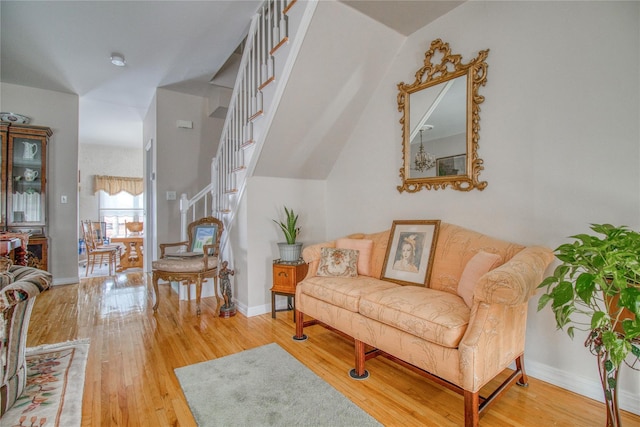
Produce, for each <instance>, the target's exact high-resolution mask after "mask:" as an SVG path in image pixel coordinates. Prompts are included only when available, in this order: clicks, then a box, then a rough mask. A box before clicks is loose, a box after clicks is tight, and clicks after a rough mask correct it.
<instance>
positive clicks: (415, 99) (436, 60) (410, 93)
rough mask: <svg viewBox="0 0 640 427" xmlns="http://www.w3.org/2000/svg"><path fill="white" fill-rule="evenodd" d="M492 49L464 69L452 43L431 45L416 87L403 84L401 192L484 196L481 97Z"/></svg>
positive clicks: (400, 106)
mask: <svg viewBox="0 0 640 427" xmlns="http://www.w3.org/2000/svg"><path fill="white" fill-rule="evenodd" d="M488 54H489V49H487V50H483V51H480V52H479V53H478V56H477V57H475V58H474V59H473V60H471V61H470V62H468V63H466V64H463V63H462V57H461V56H460V55H453V54H452V53H451V49H450V48H449V44H448V43H444V42H443V41H442V40H440V39H436V40H434V41H433V42H431V48H430V49H429V50H428V51H427V52H426V53H425V59H424V66H423V67H422V68H420V69H419V70H418V71H417V72H416V74H415V76H416V79H415V81H414V82H413V83H411V84H405V83H404V82H401V83H399V84H398V91H399V93H398V111H400V112H401V113H402V118H401V119H400V124H401V125H402V157H403V166H402V168H401V169H400V178H402V185H399V186H398V191H400V192H403V191H408V192H410V193H415V192H417V191H420V190H421V189H423V188H425V189H427V190H430V189H435V190H438V189H440V188H442V189H444V188H446V187H447V186H451V187H452V188H454V189H456V190H460V191H469V190H472V189H474V188H477V189H478V190H483V189H484V188H485V187H486V186H487V182H486V181H479V175H480V171H481V170H482V169H484V168H483V166H482V159H480V158H479V157H478V139H479V138H480V136H479V130H480V104H481V103H482V102H483V101H484V97H483V96H481V95H479V94H478V89H479V88H480V86H484V85H485V83H486V80H487V67H488V66H487V63H486V62H485V59H486V58H487V55H488Z"/></svg>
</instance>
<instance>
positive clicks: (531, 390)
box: [28, 273, 640, 427]
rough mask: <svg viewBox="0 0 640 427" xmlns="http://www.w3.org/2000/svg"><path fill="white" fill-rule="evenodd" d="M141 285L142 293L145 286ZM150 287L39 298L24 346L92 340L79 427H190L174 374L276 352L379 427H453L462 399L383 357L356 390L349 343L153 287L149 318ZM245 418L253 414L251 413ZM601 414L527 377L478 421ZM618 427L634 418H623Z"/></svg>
mask: <svg viewBox="0 0 640 427" xmlns="http://www.w3.org/2000/svg"><path fill="white" fill-rule="evenodd" d="M147 284H148V285H147ZM150 284H151V280H150V279H147V278H146V277H145V275H143V274H142V273H129V274H119V275H118V276H117V279H115V280H114V278H106V277H101V278H89V279H81V282H80V284H79V285H68V286H58V287H54V288H53V289H51V290H49V291H47V292H45V293H43V294H42V295H40V296H39V297H38V298H37V300H36V304H35V307H34V310H33V314H32V317H31V323H30V326H29V336H28V345H29V346H35V345H39V344H45V343H56V342H62V341H68V340H73V339H76V338H90V339H91V347H90V353H89V359H88V362H87V370H86V380H85V386H84V399H83V407H82V425H83V426H195V421H194V419H193V417H192V415H191V413H190V411H189V407H188V406H187V402H186V400H185V398H184V396H183V394H182V391H181V389H180V385H179V383H178V380H177V379H176V376H175V374H174V372H173V370H174V368H177V367H181V366H185V365H190V364H193V363H198V362H203V361H206V360H210V359H214V358H218V357H222V356H226V355H229V354H233V353H237V352H240V351H242V350H246V349H249V348H253V347H257V346H260V345H264V344H268V343H271V342H276V343H278V344H279V345H280V346H281V347H283V348H284V349H285V350H287V351H288V352H289V353H291V354H292V355H293V356H294V357H296V358H297V359H298V360H300V361H301V362H302V363H304V364H305V365H307V366H308V367H309V368H310V369H311V370H313V371H314V372H315V373H316V374H317V375H319V376H320V377H322V378H323V379H324V380H326V381H327V382H328V383H330V384H331V385H333V386H334V387H335V388H336V389H338V390H339V391H340V392H342V393H343V394H344V395H346V396H347V397H348V398H349V399H351V400H352V401H353V402H355V403H356V404H357V405H358V406H360V407H361V408H363V409H364V410H365V411H367V412H368V413H369V414H371V415H372V416H373V417H375V418H376V419H377V420H378V421H380V422H381V423H382V424H384V425H388V426H460V425H462V424H463V402H462V397H461V396H459V395H457V394H455V393H453V392H451V391H449V390H446V389H444V388H442V387H439V386H437V385H435V384H433V383H431V382H429V381H428V380H426V379H424V378H422V377H420V376H418V375H416V374H414V373H412V372H410V371H408V370H406V369H404V368H402V367H400V366H398V365H396V364H394V363H391V362H389V361H387V360H385V359H383V358H377V359H374V360H370V361H368V362H367V368H368V369H369V371H370V372H371V377H370V378H369V379H368V380H366V381H354V380H352V379H350V378H349V377H348V375H347V372H348V371H349V369H351V368H352V367H353V363H354V360H353V359H354V356H353V351H352V344H351V343H350V342H349V341H348V340H346V339H344V338H342V337H340V336H338V335H336V334H335V333H332V332H330V331H328V330H326V329H324V328H322V327H321V326H313V327H310V328H308V329H305V332H307V334H308V335H309V340H308V341H306V342H295V341H293V340H292V339H291V337H292V335H293V334H294V324H293V321H292V315H291V312H279V313H278V314H277V319H272V318H271V314H264V315H261V316H255V317H251V318H246V317H244V316H242V315H241V314H238V315H236V316H234V317H232V318H228V319H220V318H217V317H214V316H213V310H214V309H215V303H214V302H213V299H212V298H205V299H203V300H202V315H201V316H200V317H198V316H196V314H195V311H196V308H195V302H180V301H178V298H177V296H176V294H175V293H173V292H172V291H171V290H170V288H169V286H168V285H160V306H159V308H158V312H157V314H156V315H154V314H153V311H152V309H151V306H152V302H151V301H150V300H149V292H150ZM248 410H250V408H248ZM605 418H606V417H605V412H604V405H603V404H602V403H599V402H596V401H594V400H590V399H587V398H585V397H582V396H579V395H576V394H574V393H571V392H568V391H566V390H563V389H560V388H557V387H555V386H552V385H550V384H547V383H544V382H542V381H539V380H536V379H534V378H530V384H529V387H528V388H520V387H513V388H512V389H511V390H509V392H507V393H506V395H504V396H503V397H502V398H501V399H500V400H499V401H498V402H497V403H496V404H495V405H493V406H492V407H491V409H490V410H489V412H487V413H486V414H485V416H484V417H483V418H481V420H480V425H481V426H492V427H493V426H604V425H605ZM622 418H623V421H624V423H625V425H627V426H632V425H636V426H637V425H640V416H636V415H633V414H630V413H628V412H623V417H622Z"/></svg>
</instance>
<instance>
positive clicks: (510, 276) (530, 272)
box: [473, 246, 554, 306]
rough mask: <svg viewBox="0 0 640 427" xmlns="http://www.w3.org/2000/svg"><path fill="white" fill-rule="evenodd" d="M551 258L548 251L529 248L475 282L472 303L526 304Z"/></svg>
mask: <svg viewBox="0 0 640 427" xmlns="http://www.w3.org/2000/svg"><path fill="white" fill-rule="evenodd" d="M553 258H554V255H553V252H552V251H551V249H549V248H545V247H542V246H531V247H527V248H525V249H523V250H522V251H520V252H518V253H517V254H516V255H515V256H514V257H513V258H511V259H510V260H509V261H507V262H506V263H504V264H503V265H501V266H500V267H498V268H496V269H494V270H491V271H489V272H488V273H486V274H485V275H483V276H482V277H481V278H480V279H479V280H478V283H477V284H476V287H475V289H474V294H473V295H474V299H475V300H476V301H482V302H486V303H488V304H505V305H512V306H513V305H519V304H522V303H524V302H526V301H528V300H529V297H531V296H532V295H533V294H534V293H535V291H536V289H537V287H538V285H539V284H540V282H541V281H542V276H543V275H544V272H545V270H546V268H547V267H548V266H549V264H550V263H551V261H553Z"/></svg>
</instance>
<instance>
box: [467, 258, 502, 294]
mask: <svg viewBox="0 0 640 427" xmlns="http://www.w3.org/2000/svg"><path fill="white" fill-rule="evenodd" d="M501 259H502V258H501V257H500V255H498V254H492V253H489V252H478V253H477V254H475V255H474V256H473V258H471V259H470V260H469V262H467V265H466V266H465V267H464V270H463V271H462V276H460V281H459V282H458V295H460V296H461V297H462V299H463V300H464V302H465V303H466V304H467V305H468V306H469V307H471V306H472V305H473V288H475V286H476V283H478V280H479V279H480V277H482V276H483V275H484V274H486V273H488V272H489V271H491V270H493V269H494V268H496V267H497V266H499V265H500V261H501Z"/></svg>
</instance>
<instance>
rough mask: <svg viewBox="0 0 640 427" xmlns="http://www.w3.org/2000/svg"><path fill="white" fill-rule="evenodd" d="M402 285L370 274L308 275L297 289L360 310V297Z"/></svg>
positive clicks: (355, 311)
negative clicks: (352, 276)
mask: <svg viewBox="0 0 640 427" xmlns="http://www.w3.org/2000/svg"><path fill="white" fill-rule="evenodd" d="M398 287H400V286H399V285H396V284H395V283H391V282H385V281H382V280H378V279H374V278H373V277H368V276H358V277H355V278H350V277H332V278H328V277H318V276H314V277H308V278H306V279H305V280H304V281H303V282H301V283H299V284H298V286H297V291H298V292H301V293H303V294H306V295H309V296H312V297H314V298H317V299H319V300H322V301H325V302H327V303H329V304H333V305H336V306H338V307H341V308H344V309H345V310H349V311H353V312H354V313H357V312H358V308H359V305H360V298H361V296H362V295H366V294H368V293H371V292H377V291H381V290H385V289H392V288H393V289H396V288H398Z"/></svg>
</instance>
